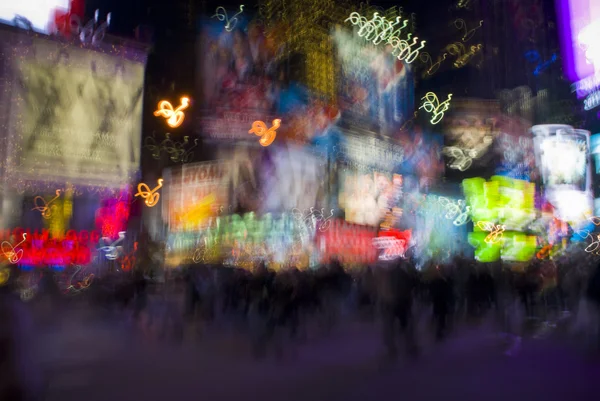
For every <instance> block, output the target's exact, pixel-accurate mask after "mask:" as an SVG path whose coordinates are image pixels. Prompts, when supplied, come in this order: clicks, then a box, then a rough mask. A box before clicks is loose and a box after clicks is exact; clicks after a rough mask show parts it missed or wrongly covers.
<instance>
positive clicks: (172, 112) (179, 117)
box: [154, 97, 190, 128]
mask: <svg viewBox="0 0 600 401" xmlns="http://www.w3.org/2000/svg"><path fill="white" fill-rule="evenodd" d="M189 105H190V99H189V98H187V97H182V98H181V104H180V105H179V106H178V107H177V108H176V109H173V105H172V104H171V103H170V102H169V101H167V100H161V101H160V102H159V103H158V110H156V111H155V112H154V115H155V116H156V117H163V118H165V119H166V120H167V124H168V125H169V127H171V128H177V127H179V126H180V125H181V124H182V123H183V119H184V118H185V114H184V112H183V110H185V109H187V108H188V106H189Z"/></svg>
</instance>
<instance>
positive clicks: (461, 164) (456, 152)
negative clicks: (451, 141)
mask: <svg viewBox="0 0 600 401" xmlns="http://www.w3.org/2000/svg"><path fill="white" fill-rule="evenodd" d="M493 141H494V139H493V138H492V137H491V136H485V137H483V140H482V142H481V143H480V144H479V145H478V146H476V147H474V148H472V149H464V148H461V147H458V146H446V147H445V148H444V149H442V153H443V154H444V155H446V156H448V157H450V158H452V160H450V163H449V164H448V167H450V168H451V169H455V170H459V171H466V170H468V169H469V167H471V165H472V164H473V160H474V159H478V158H480V157H481V156H483V155H484V154H485V152H486V151H487V149H488V148H489V147H490V146H491V144H492V143H493Z"/></svg>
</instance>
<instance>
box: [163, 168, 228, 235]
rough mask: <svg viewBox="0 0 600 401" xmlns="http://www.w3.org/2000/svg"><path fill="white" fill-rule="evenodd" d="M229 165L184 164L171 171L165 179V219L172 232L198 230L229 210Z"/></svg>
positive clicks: (167, 172)
mask: <svg viewBox="0 0 600 401" xmlns="http://www.w3.org/2000/svg"><path fill="white" fill-rule="evenodd" d="M230 167H231V166H230V163H229V162H220V161H219V162H206V163H194V164H185V165H183V166H181V167H177V168H172V169H168V170H166V171H165V174H164V175H163V178H164V180H165V183H166V184H165V190H164V191H163V194H164V197H165V201H164V202H163V208H164V209H163V211H164V214H163V215H164V216H166V220H167V223H168V225H169V229H170V230H171V231H172V232H173V231H191V230H197V229H199V228H201V227H203V226H204V225H206V224H207V222H208V218H209V217H211V216H212V215H214V214H216V213H218V212H219V209H220V208H221V207H222V206H223V207H226V206H228V196H227V194H228V192H227V191H228V185H227V184H228V181H227V180H228V179H229V172H230Z"/></svg>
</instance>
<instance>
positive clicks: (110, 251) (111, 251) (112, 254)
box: [98, 231, 125, 260]
mask: <svg viewBox="0 0 600 401" xmlns="http://www.w3.org/2000/svg"><path fill="white" fill-rule="evenodd" d="M124 239H125V231H121V232H119V238H118V239H117V240H116V241H114V242H112V243H110V244H109V245H107V244H108V242H110V238H107V237H102V238H101V240H102V242H104V246H102V247H100V248H98V249H99V250H101V251H102V252H104V256H105V257H106V259H108V260H115V259H117V258H118V257H119V254H120V253H121V250H122V249H123V247H121V246H116V245H117V244H119V243H121V242H123V240H124Z"/></svg>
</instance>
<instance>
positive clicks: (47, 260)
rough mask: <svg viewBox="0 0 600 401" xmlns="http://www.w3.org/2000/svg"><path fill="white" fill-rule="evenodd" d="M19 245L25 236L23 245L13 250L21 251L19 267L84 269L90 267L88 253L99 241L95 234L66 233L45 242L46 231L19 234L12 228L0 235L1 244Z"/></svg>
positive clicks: (94, 232)
mask: <svg viewBox="0 0 600 401" xmlns="http://www.w3.org/2000/svg"><path fill="white" fill-rule="evenodd" d="M11 234H12V237H13V239H12V241H13V242H16V243H18V242H20V240H21V239H22V238H23V234H27V238H26V240H25V242H23V243H22V244H21V245H20V246H19V247H17V249H22V250H23V257H22V258H21V260H20V261H19V264H20V265H22V266H66V265H70V264H78V265H85V264H88V263H90V261H91V254H92V250H94V249H96V246H95V244H97V243H98V241H99V240H100V234H99V233H98V232H97V231H92V232H91V233H90V232H88V231H85V230H83V231H79V232H76V231H75V230H69V231H67V233H66V234H65V236H64V238H49V235H48V230H46V229H43V230H42V232H41V233H40V232H39V231H38V230H35V231H34V232H33V233H31V230H23V229H22V228H15V229H14V230H13V232H12V233H11V232H10V230H5V231H0V237H1V239H2V240H4V241H9V242H10V241H11V238H10V237H11Z"/></svg>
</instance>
